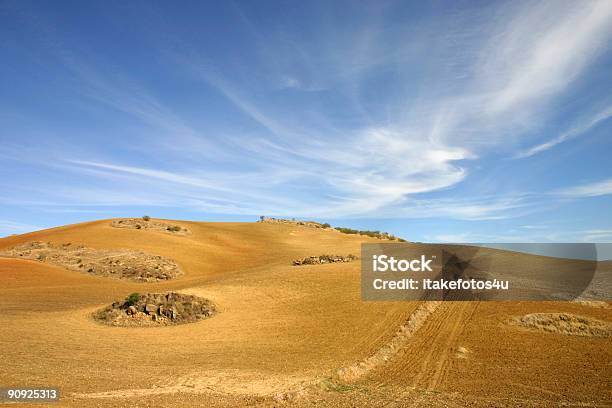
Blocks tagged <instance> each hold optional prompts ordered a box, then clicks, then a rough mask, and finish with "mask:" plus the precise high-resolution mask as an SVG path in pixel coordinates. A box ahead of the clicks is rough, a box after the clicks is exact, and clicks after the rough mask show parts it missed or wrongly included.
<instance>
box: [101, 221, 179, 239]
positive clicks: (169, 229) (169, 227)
mask: <svg viewBox="0 0 612 408" xmlns="http://www.w3.org/2000/svg"><path fill="white" fill-rule="evenodd" d="M111 227H114V228H129V229H138V230H153V231H161V232H166V233H168V234H173V235H189V234H191V231H190V230H189V229H187V228H185V227H182V226H180V225H176V224H170V223H169V222H165V221H158V220H152V219H150V218H148V217H143V218H123V219H120V220H113V221H112V222H111Z"/></svg>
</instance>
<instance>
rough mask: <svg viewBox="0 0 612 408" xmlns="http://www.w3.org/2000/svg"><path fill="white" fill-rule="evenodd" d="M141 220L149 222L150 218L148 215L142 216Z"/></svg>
mask: <svg viewBox="0 0 612 408" xmlns="http://www.w3.org/2000/svg"><path fill="white" fill-rule="evenodd" d="M142 219H143V220H145V221H149V220H150V219H151V217H149V216H148V215H144V216H143V217H142Z"/></svg>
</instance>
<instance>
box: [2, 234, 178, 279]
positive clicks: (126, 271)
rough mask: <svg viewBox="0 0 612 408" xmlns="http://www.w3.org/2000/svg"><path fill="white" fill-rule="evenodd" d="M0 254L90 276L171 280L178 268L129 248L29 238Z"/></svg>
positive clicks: (161, 259) (164, 260)
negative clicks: (122, 248) (95, 246)
mask: <svg viewBox="0 0 612 408" xmlns="http://www.w3.org/2000/svg"><path fill="white" fill-rule="evenodd" d="M0 256H6V257H11V258H21V259H31V260H34V261H38V262H44V263H50V264H53V265H57V266H61V267H63V268H66V269H70V270H73V271H78V272H83V273H88V274H91V275H97V276H104V277H111V278H118V279H127V280H132V281H136V282H157V281H165V280H169V279H173V278H175V277H177V276H179V275H180V274H181V271H180V269H179V267H178V265H177V264H176V262H174V261H173V260H171V259H168V258H164V257H162V256H159V255H151V254H147V253H145V252H142V251H133V250H120V249H113V250H104V249H94V248H87V247H85V246H83V245H72V244H70V243H64V244H53V243H51V242H40V241H33V242H28V243H25V244H22V245H19V246H16V247H13V248H10V249H8V250H4V251H0Z"/></svg>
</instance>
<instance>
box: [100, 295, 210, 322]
mask: <svg viewBox="0 0 612 408" xmlns="http://www.w3.org/2000/svg"><path fill="white" fill-rule="evenodd" d="M216 312H217V309H216V307H215V305H214V304H213V303H212V302H211V301H210V300H208V299H204V298H200V297H197V296H193V295H185V294H182V293H176V292H169V293H147V294H143V295H138V294H132V295H130V296H129V297H128V298H127V299H126V300H122V301H117V302H114V303H113V304H111V305H110V306H107V307H105V308H103V309H101V310H98V311H97V312H95V313H94V315H93V318H94V319H95V320H96V321H98V322H100V323H103V324H107V325H110V326H127V327H143V326H169V325H177V324H184V323H193V322H197V321H199V320H203V319H207V318H209V317H212V316H213V315H214V314H215V313H216Z"/></svg>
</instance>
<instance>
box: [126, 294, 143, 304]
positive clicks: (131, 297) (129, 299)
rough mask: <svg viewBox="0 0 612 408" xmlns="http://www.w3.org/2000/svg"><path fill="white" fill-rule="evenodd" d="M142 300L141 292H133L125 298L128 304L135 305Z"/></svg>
mask: <svg viewBox="0 0 612 408" xmlns="http://www.w3.org/2000/svg"><path fill="white" fill-rule="evenodd" d="M139 300H140V294H139V293H131V294H130V295H129V296H128V297H127V298H125V304H126V305H128V306H134V305H135V304H136V303H138V301H139Z"/></svg>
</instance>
